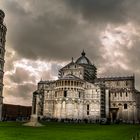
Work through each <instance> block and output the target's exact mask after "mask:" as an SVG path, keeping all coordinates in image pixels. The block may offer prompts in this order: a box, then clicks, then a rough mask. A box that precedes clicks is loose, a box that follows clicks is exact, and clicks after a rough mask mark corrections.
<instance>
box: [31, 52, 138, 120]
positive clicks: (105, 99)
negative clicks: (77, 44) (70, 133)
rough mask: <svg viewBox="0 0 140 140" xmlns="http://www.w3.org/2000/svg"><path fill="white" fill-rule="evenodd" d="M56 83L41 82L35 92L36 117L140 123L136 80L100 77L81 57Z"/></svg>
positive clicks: (62, 73)
mask: <svg viewBox="0 0 140 140" xmlns="http://www.w3.org/2000/svg"><path fill="white" fill-rule="evenodd" d="M58 75H59V76H58V79H57V80H55V81H53V80H52V81H49V80H46V81H42V80H41V81H40V82H39V83H38V86H37V90H36V91H34V92H33V101H32V115H34V114H36V115H37V116H38V117H40V118H50V119H57V120H64V119H68V120H81V121H82V120H87V121H91V122H94V121H95V122H97V121H100V120H108V119H109V120H110V121H112V122H115V121H117V120H120V121H123V122H128V123H132V122H133V123H134V122H139V120H140V101H139V100H140V93H139V91H138V90H136V89H135V77H134V75H133V76H127V77H102V78H98V77H97V68H96V66H95V65H94V64H92V62H91V61H90V60H89V59H88V58H87V57H86V53H85V52H84V51H83V52H82V53H81V56H80V57H79V58H78V59H77V60H76V61H74V60H73V58H72V60H71V62H70V63H69V64H67V65H66V66H64V67H63V68H61V69H60V70H59V72H58Z"/></svg>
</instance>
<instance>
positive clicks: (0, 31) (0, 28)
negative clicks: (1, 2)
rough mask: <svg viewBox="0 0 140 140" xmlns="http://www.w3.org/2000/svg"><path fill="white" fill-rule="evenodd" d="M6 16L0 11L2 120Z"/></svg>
mask: <svg viewBox="0 0 140 140" xmlns="http://www.w3.org/2000/svg"><path fill="white" fill-rule="evenodd" d="M4 17H5V14H4V12H3V11H2V10H0V120H2V104H3V96H2V95H3V75H4V62H5V61H4V55H5V42H6V31H7V28H6V26H5V24H4Z"/></svg>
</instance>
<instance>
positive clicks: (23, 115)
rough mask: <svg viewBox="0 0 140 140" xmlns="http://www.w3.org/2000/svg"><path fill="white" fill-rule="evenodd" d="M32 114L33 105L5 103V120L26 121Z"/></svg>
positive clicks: (3, 112)
mask: <svg viewBox="0 0 140 140" xmlns="http://www.w3.org/2000/svg"><path fill="white" fill-rule="evenodd" d="M30 115H31V106H21V105H12V104H3V108H2V120H3V121H16V120H19V121H24V120H29V119H30Z"/></svg>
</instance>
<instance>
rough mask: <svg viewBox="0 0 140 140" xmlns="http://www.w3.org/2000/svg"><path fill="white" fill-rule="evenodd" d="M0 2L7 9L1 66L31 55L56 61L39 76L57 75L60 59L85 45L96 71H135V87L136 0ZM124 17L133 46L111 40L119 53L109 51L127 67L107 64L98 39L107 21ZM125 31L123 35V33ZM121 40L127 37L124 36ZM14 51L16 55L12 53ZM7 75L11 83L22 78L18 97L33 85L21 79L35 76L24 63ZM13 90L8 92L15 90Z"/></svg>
mask: <svg viewBox="0 0 140 140" xmlns="http://www.w3.org/2000/svg"><path fill="white" fill-rule="evenodd" d="M1 8H2V9H3V10H4V11H5V13H6V24H7V28H8V32H7V42H6V44H7V52H6V64H5V70H6V71H10V70H13V69H15V66H14V62H15V61H17V60H21V59H22V58H26V59H28V60H32V61H36V60H43V61H46V63H47V62H53V61H55V62H56V64H52V65H51V67H50V69H49V70H44V71H42V72H41V73H40V78H41V77H42V78H43V79H44V78H45V79H51V78H52V75H54V76H57V71H58V69H59V68H60V67H61V65H59V64H61V63H62V62H64V61H65V62H68V61H71V60H70V59H71V57H74V59H75V60H76V59H77V58H78V57H79V56H80V53H81V51H82V50H83V49H85V51H86V53H87V56H88V57H89V58H90V60H91V61H92V62H93V63H95V65H96V66H97V68H98V69H104V70H103V71H102V72H101V74H100V75H102V76H109V75H111V76H113V75H131V74H133V73H135V74H136V81H137V83H136V84H137V87H138V88H139V82H140V77H139V74H140V72H139V69H140V66H139V59H140V56H139V52H140V49H139V44H140V40H139V35H140V29H139V21H140V17H139V12H140V2H139V1H138V0H133V1H132V0H51V1H50V0H41V1H34V0H30V1H22V0H12V1H10V0H7V1H4V0H3V1H2V7H1ZM128 23H132V26H133V27H134V28H135V30H136V31H137V35H134V34H133V33H132V35H131V37H130V38H129V39H130V40H131V41H132V42H133V44H132V45H133V46H132V48H127V43H124V44H121V43H120V42H119V41H116V42H115V43H114V46H112V47H113V48H114V49H113V50H114V52H115V51H117V52H118V51H119V52H121V53H122V54H123V57H120V56H117V57H116V56H114V52H112V55H111V57H113V58H114V63H117V62H121V63H123V64H125V65H126V66H127V67H128V69H124V68H123V67H122V66H121V65H120V64H119V63H118V64H115V65H111V64H110V63H111V62H110V56H108V57H107V58H104V54H107V53H108V52H107V51H106V50H105V46H104V45H103V44H102V42H101V33H102V32H105V31H106V30H107V26H108V25H111V26H113V28H115V27H120V26H122V25H123V26H124V27H125V26H127V24H128ZM112 30H113V29H112ZM122 30H123V29H120V30H119V31H115V32H114V34H113V35H112V36H113V37H114V38H116V36H115V34H117V33H118V34H119V33H120V35H121V34H122V32H123V31H122ZM128 30H129V29H128ZM125 35H126V36H127V33H126V34H125ZM105 37H106V36H105ZM124 41H125V42H127V40H126V39H124ZM115 45H116V46H117V45H118V46H119V47H118V48H117V47H115ZM9 48H12V50H9ZM13 51H15V55H13V54H12V52H13ZM110 52H111V51H110ZM28 65H31V66H32V68H35V69H36V68H37V67H38V65H36V64H34V63H32V62H30V63H29V64H28ZM22 73H24V74H25V75H26V76H23V74H22ZM6 78H9V80H10V81H12V82H14V83H18V82H19V83H21V84H19V87H18V85H17V87H16V88H15V89H13V91H15V92H16V94H18V95H19V97H21V98H22V96H23V98H24V97H25V96H29V95H30V92H31V91H34V85H32V84H30V85H29V86H28V84H24V85H23V82H30V81H32V82H34V81H35V76H31V75H30V73H28V71H27V70H25V69H24V68H22V69H21V68H17V69H16V71H15V73H14V74H13V75H9V76H7V77H6ZM25 86H27V90H26V87H25ZM32 86H33V87H32ZM24 88H25V91H24ZM21 90H23V91H21ZM20 91H21V92H20ZM10 92H11V91H10V90H7V91H6V93H7V95H10ZM25 92H26V93H25ZM13 93H14V92H13ZM16 94H12V95H13V96H17V95H16ZM29 97H30V96H29Z"/></svg>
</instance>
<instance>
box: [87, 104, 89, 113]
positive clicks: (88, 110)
mask: <svg viewBox="0 0 140 140" xmlns="http://www.w3.org/2000/svg"><path fill="white" fill-rule="evenodd" d="M87 115H89V105H87Z"/></svg>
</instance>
